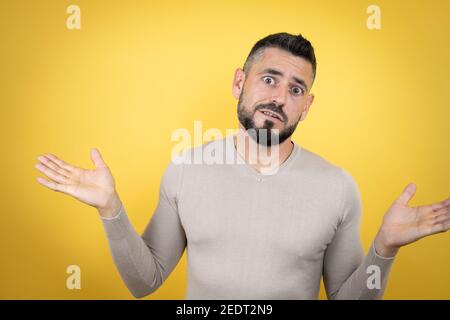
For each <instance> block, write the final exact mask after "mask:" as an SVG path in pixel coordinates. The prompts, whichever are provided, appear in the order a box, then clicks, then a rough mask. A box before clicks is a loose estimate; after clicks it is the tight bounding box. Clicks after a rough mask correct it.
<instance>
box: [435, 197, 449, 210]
mask: <svg viewBox="0 0 450 320" xmlns="http://www.w3.org/2000/svg"><path fill="white" fill-rule="evenodd" d="M449 205H450V198H447V199H445V200H442V201H441V202H438V203H434V204H432V205H431V208H432V209H433V210H434V211H437V210H439V209H441V208H443V207H447V206H449Z"/></svg>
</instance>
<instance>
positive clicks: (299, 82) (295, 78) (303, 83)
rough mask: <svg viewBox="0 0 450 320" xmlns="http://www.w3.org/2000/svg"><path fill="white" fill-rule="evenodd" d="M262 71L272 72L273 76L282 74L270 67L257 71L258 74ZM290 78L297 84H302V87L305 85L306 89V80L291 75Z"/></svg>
mask: <svg viewBox="0 0 450 320" xmlns="http://www.w3.org/2000/svg"><path fill="white" fill-rule="evenodd" d="M263 73H268V74H272V75H275V76H284V74H283V72H281V71H279V70H276V69H272V68H266V69H264V70H263V71H261V72H259V73H258V74H263ZM292 79H294V81H295V82H296V83H298V84H299V85H302V86H303V87H305V89H306V91H308V86H307V85H306V82H305V81H304V80H303V79H300V78H297V77H292Z"/></svg>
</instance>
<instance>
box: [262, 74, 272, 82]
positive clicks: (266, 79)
mask: <svg viewBox="0 0 450 320" xmlns="http://www.w3.org/2000/svg"><path fill="white" fill-rule="evenodd" d="M262 80H263V81H264V82H265V83H267V84H272V83H273V81H274V80H273V78H272V77H269V76H265V77H263V78H262Z"/></svg>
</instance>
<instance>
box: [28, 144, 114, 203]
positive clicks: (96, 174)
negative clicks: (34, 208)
mask: <svg viewBox="0 0 450 320" xmlns="http://www.w3.org/2000/svg"><path fill="white" fill-rule="evenodd" d="M38 160H39V163H37V164H36V165H35V167H36V169H38V170H39V171H40V172H42V173H43V174H44V175H46V176H47V177H48V178H49V179H50V180H46V179H44V178H41V177H38V178H37V181H38V182H39V183H40V184H42V185H43V186H45V187H47V188H49V189H52V190H54V191H58V192H63V193H65V194H68V195H70V196H72V197H74V198H76V199H78V200H80V201H81V202H84V203H86V204H88V205H91V206H94V207H97V208H101V207H105V206H106V205H107V202H108V200H109V199H110V197H111V194H113V193H114V192H115V182H114V178H113V176H112V174H111V171H110V170H109V168H108V166H107V165H106V164H105V162H104V161H103V159H102V157H101V155H100V152H99V151H98V150H97V149H92V150H91V160H92V162H93V163H94V166H95V169H93V170H89V169H82V168H78V167H76V166H74V165H71V164H68V163H66V162H64V161H63V160H61V159H59V158H58V157H56V156H55V155H53V154H51V153H47V154H45V155H42V156H39V157H38Z"/></svg>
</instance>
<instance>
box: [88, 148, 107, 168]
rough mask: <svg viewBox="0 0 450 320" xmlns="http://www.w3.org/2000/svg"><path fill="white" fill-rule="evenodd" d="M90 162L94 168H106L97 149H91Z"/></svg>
mask: <svg viewBox="0 0 450 320" xmlns="http://www.w3.org/2000/svg"><path fill="white" fill-rule="evenodd" d="M91 160H92V162H93V163H94V166H95V168H104V167H106V163H105V161H103V158H102V155H101V154H100V151H98V149H97V148H93V149H91Z"/></svg>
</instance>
